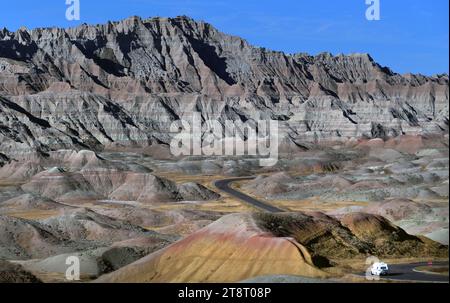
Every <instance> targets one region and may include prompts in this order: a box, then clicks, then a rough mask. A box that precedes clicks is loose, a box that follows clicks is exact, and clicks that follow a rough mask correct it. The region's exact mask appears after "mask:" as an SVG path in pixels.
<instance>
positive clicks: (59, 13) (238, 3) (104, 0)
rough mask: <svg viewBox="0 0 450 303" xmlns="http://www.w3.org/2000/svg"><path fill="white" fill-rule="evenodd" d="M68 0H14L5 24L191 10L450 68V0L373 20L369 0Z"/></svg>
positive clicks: (345, 49)
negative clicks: (75, 2) (68, 14)
mask: <svg viewBox="0 0 450 303" xmlns="http://www.w3.org/2000/svg"><path fill="white" fill-rule="evenodd" d="M65 1H66V0H12V1H8V2H7V3H8V4H6V3H4V4H3V5H2V9H1V10H0V27H6V28H8V29H10V30H16V29H18V28H19V27H20V26H22V25H24V26H26V27H28V28H35V27H48V26H62V27H68V26H75V25H77V24H79V23H83V22H85V23H88V24H92V23H104V22H105V21H107V20H120V19H123V18H126V17H128V16H131V15H138V16H141V17H143V18H146V17H153V16H164V17H174V16H177V15H188V16H190V17H192V18H194V19H197V20H204V21H207V22H209V23H212V24H213V25H214V26H215V27H217V28H218V29H219V30H221V31H223V32H226V33H229V34H233V35H237V36H241V37H243V38H245V39H246V40H248V41H249V42H250V43H252V44H254V45H257V46H263V47H266V48H269V49H273V50H281V51H285V52H288V53H295V52H308V53H310V54H317V53H319V52H322V51H329V52H331V53H333V54H338V53H344V54H347V53H353V52H367V53H370V54H371V55H372V56H373V57H374V58H375V60H377V61H378V62H379V63H380V64H382V65H386V66H389V67H391V68H392V69H393V70H394V71H396V72H399V73H406V72H413V73H422V74H425V75H432V74H436V73H448V71H449V67H448V66H449V59H448V56H449V32H448V30H449V15H448V11H449V1H448V0H428V1H426V0H395V1H394V0H380V3H381V20H380V21H372V22H369V21H367V20H366V18H365V10H366V8H367V6H366V4H365V0H340V1H336V0H271V1H269V0H218V1H214V0H80V2H81V21H80V22H69V21H67V20H66V19H65V10H66V4H65Z"/></svg>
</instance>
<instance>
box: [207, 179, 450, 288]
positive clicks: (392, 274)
mask: <svg viewBox="0 0 450 303" xmlns="http://www.w3.org/2000/svg"><path fill="white" fill-rule="evenodd" d="M254 178H255V177H243V178H233V179H224V180H217V181H215V182H214V186H215V187H217V188H218V189H219V190H221V191H224V192H226V193H228V194H230V195H231V196H233V197H235V198H237V199H239V200H241V201H243V202H245V203H247V204H250V205H252V206H254V207H256V208H258V209H260V210H263V211H267V212H271V213H277V212H284V210H283V209H280V208H277V207H275V206H272V205H270V204H268V203H265V202H262V201H259V200H256V199H255V198H252V197H250V196H248V195H246V194H244V193H242V192H240V191H237V190H234V189H232V188H231V187H230V184H231V183H233V182H236V181H243V180H253V179H254ZM433 265H437V266H448V262H435V263H433ZM419 266H428V263H409V264H390V265H389V274H388V275H387V276H383V277H381V279H384V280H396V281H420V282H447V283H448V282H449V279H448V276H444V275H438V274H427V273H423V272H415V271H414V268H416V267H419ZM362 275H364V276H365V274H362Z"/></svg>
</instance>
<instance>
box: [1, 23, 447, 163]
mask: <svg viewBox="0 0 450 303" xmlns="http://www.w3.org/2000/svg"><path fill="white" fill-rule="evenodd" d="M405 51H407V50H405ZM448 84H449V79H448V75H440V76H433V77H425V76H421V75H403V76H402V75H399V74H396V73H393V72H392V71H391V70H389V69H388V68H386V67H382V66H380V65H379V64H377V63H376V62H374V60H373V59H372V58H371V57H370V56H369V55H367V54H353V55H349V56H344V55H338V56H332V55H331V54H328V53H323V54H319V55H317V56H309V55H306V54H295V55H288V54H284V53H282V52H273V51H269V50H266V49H262V48H256V47H253V46H251V45H249V44H248V43H247V42H246V41H245V40H243V39H241V38H238V37H234V36H230V35H226V34H223V33H221V32H219V31H218V30H216V29H215V28H214V27H212V26H211V25H209V24H207V23H204V22H196V21H194V20H192V19H190V18H188V17H177V18H153V19H147V20H142V19H140V18H138V17H131V18H128V19H126V20H123V21H120V22H108V23H107V24H103V25H95V26H94V25H93V26H90V25H82V26H79V27H76V28H71V29H59V28H46V29H34V30H27V29H20V30H18V31H16V32H9V31H8V30H6V29H3V30H1V31H0V112H1V115H0V136H1V138H2V139H1V143H0V153H3V154H5V155H7V156H11V155H12V154H14V153H20V152H28V151H29V150H35V149H38V150H41V151H48V150H51V149H54V148H60V147H67V146H73V145H75V146H80V147H82V148H86V147H88V148H91V149H101V148H103V147H104V146H105V145H109V144H115V143H121V144H126V145H148V144H152V143H154V142H165V143H167V142H168V141H169V140H170V136H169V134H168V129H169V125H170V123H171V122H172V121H173V120H176V119H179V118H180V117H184V116H186V115H188V113H190V112H192V111H200V112H201V113H202V116H203V118H204V119H219V120H220V121H223V120H225V119H235V120H241V121H247V120H251V119H269V118H271V119H278V120H280V123H281V130H282V133H283V134H282V135H283V136H284V137H285V138H286V142H292V141H295V142H301V141H314V140H344V139H346V138H349V137H361V136H366V137H387V136H396V135H399V134H403V133H413V134H426V133H436V132H446V133H447V132H448V99H449V86H448Z"/></svg>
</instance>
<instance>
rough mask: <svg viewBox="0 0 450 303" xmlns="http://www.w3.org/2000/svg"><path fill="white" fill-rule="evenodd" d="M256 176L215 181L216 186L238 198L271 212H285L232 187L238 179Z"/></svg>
mask: <svg viewBox="0 0 450 303" xmlns="http://www.w3.org/2000/svg"><path fill="white" fill-rule="evenodd" d="M254 178H255V177H244V178H233V179H225V180H217V181H215V182H214V186H215V187H217V188H218V189H220V190H221V191H224V192H226V193H227V194H230V195H232V196H233V197H235V198H238V199H239V200H241V201H243V202H245V203H247V204H250V205H252V206H254V207H256V208H258V209H260V210H263V211H266V212H271V213H279V212H284V210H282V209H280V208H277V207H275V206H272V205H270V204H268V203H265V202H261V201H258V200H256V199H254V198H252V197H250V196H247V195H246V194H244V193H242V192H240V191H237V190H234V189H232V188H231V187H230V184H231V183H233V182H236V181H243V180H253V179H254Z"/></svg>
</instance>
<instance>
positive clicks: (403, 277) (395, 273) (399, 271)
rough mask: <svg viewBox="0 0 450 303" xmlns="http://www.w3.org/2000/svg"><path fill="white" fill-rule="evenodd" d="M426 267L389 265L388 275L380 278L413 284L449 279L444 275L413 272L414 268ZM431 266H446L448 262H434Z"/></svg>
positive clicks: (414, 264) (413, 264) (423, 264)
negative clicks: (413, 282) (411, 282)
mask: <svg viewBox="0 0 450 303" xmlns="http://www.w3.org/2000/svg"><path fill="white" fill-rule="evenodd" d="M419 266H425V267H426V266H428V263H426V262H422V263H408V264H390V265H389V274H388V275H387V276H382V277H381V279H382V280H392V281H415V282H446V283H448V281H449V279H448V276H446V275H440V274H433V273H425V272H417V271H414V269H415V268H416V267H419ZM433 266H448V262H434V263H433Z"/></svg>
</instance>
